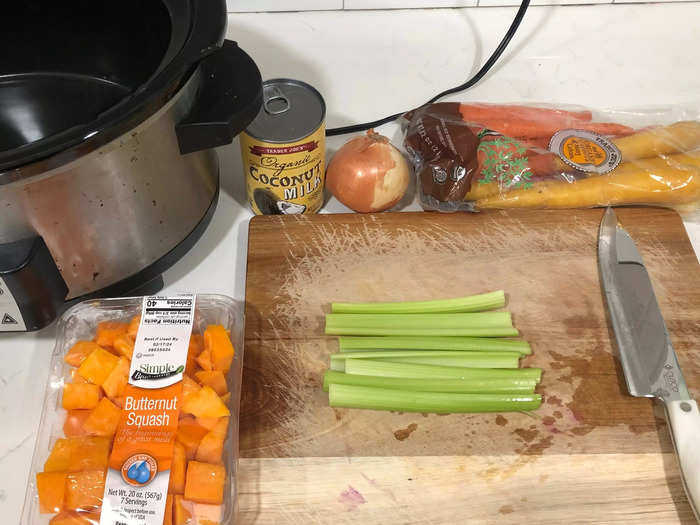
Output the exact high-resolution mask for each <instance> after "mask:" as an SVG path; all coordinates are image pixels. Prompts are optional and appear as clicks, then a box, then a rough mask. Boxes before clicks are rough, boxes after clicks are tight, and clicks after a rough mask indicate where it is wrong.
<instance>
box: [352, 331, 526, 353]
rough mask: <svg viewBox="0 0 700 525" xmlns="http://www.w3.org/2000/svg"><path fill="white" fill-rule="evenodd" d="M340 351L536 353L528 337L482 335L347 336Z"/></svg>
mask: <svg viewBox="0 0 700 525" xmlns="http://www.w3.org/2000/svg"><path fill="white" fill-rule="evenodd" d="M338 346H339V348H340V351H341V352H343V353H345V352H353V351H356V350H362V351H366V352H369V351H375V350H376V351H381V350H460V351H462V350H468V351H474V352H491V351H493V352H499V351H512V352H520V353H521V354H523V355H529V354H531V353H532V350H531V349H530V345H529V344H528V343H527V342H526V341H514V340H511V339H493V338H490V339H486V338H479V337H401V336H393V337H391V336H389V337H352V336H343V337H340V338H339V340H338Z"/></svg>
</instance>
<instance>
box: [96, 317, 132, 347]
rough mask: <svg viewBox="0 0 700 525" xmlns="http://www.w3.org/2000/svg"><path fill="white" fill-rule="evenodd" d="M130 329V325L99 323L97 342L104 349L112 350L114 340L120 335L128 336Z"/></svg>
mask: <svg viewBox="0 0 700 525" xmlns="http://www.w3.org/2000/svg"><path fill="white" fill-rule="evenodd" d="M128 329H129V323H120V322H118V321H102V322H101V323H97V330H96V331H95V342H96V343H97V344H98V345H100V346H102V347H104V348H112V347H113V346H114V339H115V338H116V337H117V336H118V335H122V334H126V332H127V330H128Z"/></svg>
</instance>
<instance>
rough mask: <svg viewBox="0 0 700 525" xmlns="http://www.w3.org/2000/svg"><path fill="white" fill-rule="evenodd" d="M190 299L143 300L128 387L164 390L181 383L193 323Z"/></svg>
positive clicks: (185, 297)
mask: <svg viewBox="0 0 700 525" xmlns="http://www.w3.org/2000/svg"><path fill="white" fill-rule="evenodd" d="M194 304H195V298H194V296H193V295H183V296H177V297H144V299H143V308H142V314H141V325H140V326H139V331H138V336H137V337H136V344H135V346H134V356H133V358H132V361H131V370H130V372H129V384H130V385H133V386H136V387H138V388H148V389H153V388H164V387H166V386H169V385H172V384H173V383H176V382H178V381H180V380H181V379H182V372H183V371H184V370H185V363H186V362H187V349H188V345H189V340H190V334H191V333H192V322H193V320H194Z"/></svg>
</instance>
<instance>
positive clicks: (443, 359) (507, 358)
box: [331, 350, 520, 370]
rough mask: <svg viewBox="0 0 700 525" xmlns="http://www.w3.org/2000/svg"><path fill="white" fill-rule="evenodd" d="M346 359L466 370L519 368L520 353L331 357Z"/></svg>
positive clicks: (397, 353) (391, 352) (434, 352)
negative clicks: (455, 367)
mask: <svg viewBox="0 0 700 525" xmlns="http://www.w3.org/2000/svg"><path fill="white" fill-rule="evenodd" d="M346 359H379V360H381V361H391V362H394V363H421V364H426V365H439V366H462V367H466V368H517V367H518V359H520V354H519V353H518V352H443V351H437V350H427V351H426V350H389V351H386V352H351V353H344V354H333V355H331V369H332V370H336V368H333V362H334V361H340V360H346Z"/></svg>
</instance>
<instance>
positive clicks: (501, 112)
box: [459, 104, 592, 122]
mask: <svg viewBox="0 0 700 525" xmlns="http://www.w3.org/2000/svg"><path fill="white" fill-rule="evenodd" d="M459 111H460V113H461V114H462V117H463V118H464V120H466V121H468V122H481V121H482V120H532V121H550V122H551V121H562V122H569V121H571V120H580V121H584V122H590V121H591V119H592V115H591V112H590V111H566V110H563V109H552V108H535V107H530V106H520V105H515V104H460V107H459Z"/></svg>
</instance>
